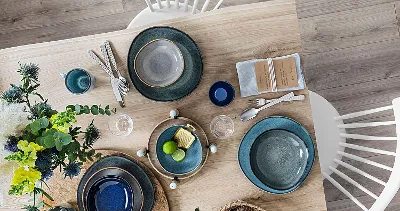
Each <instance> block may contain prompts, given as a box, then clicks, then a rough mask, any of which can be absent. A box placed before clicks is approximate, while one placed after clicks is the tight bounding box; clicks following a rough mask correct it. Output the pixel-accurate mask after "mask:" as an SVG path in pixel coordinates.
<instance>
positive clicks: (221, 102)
mask: <svg viewBox="0 0 400 211" xmlns="http://www.w3.org/2000/svg"><path fill="white" fill-rule="evenodd" d="M208 96H209V97H210V100H211V102H212V103H214V104H215V105H217V106H221V107H224V106H227V105H229V104H230V103H231V102H232V101H233V99H235V89H234V88H233V86H232V85H231V84H230V83H228V82H226V81H217V82H216V83H214V84H213V85H212V86H211V88H210V91H209V93H208Z"/></svg>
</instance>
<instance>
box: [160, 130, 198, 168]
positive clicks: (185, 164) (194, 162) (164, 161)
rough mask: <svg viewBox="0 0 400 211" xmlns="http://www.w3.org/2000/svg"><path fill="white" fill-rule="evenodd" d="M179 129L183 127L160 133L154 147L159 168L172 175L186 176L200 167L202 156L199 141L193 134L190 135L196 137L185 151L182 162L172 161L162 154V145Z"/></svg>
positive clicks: (169, 156)
mask: <svg viewBox="0 0 400 211" xmlns="http://www.w3.org/2000/svg"><path fill="white" fill-rule="evenodd" d="M179 128H185V126H183V125H182V126H172V127H170V128H168V129H166V130H164V132H162V133H161V135H160V136H159V137H158V140H157V146H156V152H157V158H158V160H159V161H160V164H161V166H162V167H163V168H164V169H165V170H166V171H168V172H170V173H172V174H186V173H188V172H191V171H194V170H195V169H196V168H197V167H199V166H200V163H201V160H202V156H203V154H202V153H203V151H202V150H203V149H202V147H201V143H200V140H199V138H198V137H197V136H196V134H195V133H192V134H193V135H194V136H195V137H196V139H195V140H194V142H193V144H192V145H191V146H190V147H189V149H187V150H186V156H185V159H184V160H183V161H182V162H176V161H174V159H172V156H171V155H167V154H165V153H164V152H163V145H164V143H165V142H167V141H169V140H171V139H172V137H173V136H174V134H175V132H176V131H177V130H178V129H179Z"/></svg>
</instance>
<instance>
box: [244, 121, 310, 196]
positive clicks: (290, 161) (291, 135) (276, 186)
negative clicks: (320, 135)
mask: <svg viewBox="0 0 400 211" xmlns="http://www.w3.org/2000/svg"><path fill="white" fill-rule="evenodd" d="M314 158H315V151H314V143H313V141H312V138H311V136H310V134H309V133H308V131H307V130H306V129H305V128H304V127H303V126H302V125H301V124H300V123H298V122H296V121H294V120H292V119H290V118H288V117H281V116H274V117H268V118H266V119H263V120H261V121H259V122H257V123H256V124H255V125H253V126H252V127H251V128H250V130H249V131H248V132H247V133H246V135H245V136H244V137H243V139H242V142H241V144H240V146H239V153H238V159H239V164H240V167H241V168H242V171H243V173H244V174H245V175H246V177H247V178H248V179H249V180H250V181H251V182H252V183H253V184H254V185H256V186H257V187H259V188H260V189H262V190H264V191H267V192H270V193H274V194H285V193H289V192H292V191H294V190H296V189H297V188H298V187H300V185H301V184H302V183H303V182H304V181H305V179H306V178H307V176H308V174H309V173H310V171H311V168H312V166H313V163H314Z"/></svg>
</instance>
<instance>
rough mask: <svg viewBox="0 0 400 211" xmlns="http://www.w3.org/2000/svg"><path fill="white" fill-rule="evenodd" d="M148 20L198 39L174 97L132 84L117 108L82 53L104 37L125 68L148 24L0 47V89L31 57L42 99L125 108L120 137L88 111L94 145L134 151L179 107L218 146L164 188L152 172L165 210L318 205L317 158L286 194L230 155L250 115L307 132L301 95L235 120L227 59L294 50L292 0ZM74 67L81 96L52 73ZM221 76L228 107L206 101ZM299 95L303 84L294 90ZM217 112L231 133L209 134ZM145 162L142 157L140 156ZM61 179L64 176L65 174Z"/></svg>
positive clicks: (59, 104)
mask: <svg viewBox="0 0 400 211" xmlns="http://www.w3.org/2000/svg"><path fill="white" fill-rule="evenodd" d="M155 25H164V26H166V25H167V26H172V27H176V28H178V29H180V30H183V31H184V32H186V33H188V34H189V35H190V36H191V37H192V38H193V39H194V40H195V41H196V43H197V44H198V46H199V48H200V49H201V51H202V54H203V58H204V73H203V79H202V81H201V83H200V85H199V86H198V88H197V89H196V90H195V91H194V92H193V93H192V94H191V95H189V96H187V97H185V98H184V99H183V100H179V101H176V102H168V103H161V102H154V101H151V100H149V99H147V98H145V97H143V96H141V95H140V94H139V93H138V92H137V91H136V90H135V89H134V88H132V89H131V92H129V94H128V96H127V97H126V105H127V106H126V107H125V108H123V109H121V108H119V107H118V104H117V103H116V102H115V99H114V95H113V92H112V89H111V86H110V83H109V79H108V76H107V75H106V74H105V73H104V72H103V71H102V70H101V69H100V67H98V66H97V64H95V62H94V61H92V60H91V58H89V57H88V56H87V51H88V50H89V49H93V50H95V51H97V52H99V46H100V45H101V44H102V43H103V42H104V41H105V40H110V41H111V42H112V43H113V45H114V48H115V49H116V52H117V57H118V58H117V60H118V63H119V66H120V69H121V70H122V71H123V74H124V75H127V65H126V63H127V61H126V60H127V54H128V50H129V47H130V44H131V42H132V40H133V38H134V37H135V36H136V35H137V34H138V33H139V32H140V31H142V30H143V29H145V28H147V27H148V26H144V27H139V28H135V29H130V30H122V31H116V32H110V33H105V34H96V35H92V36H87V37H79V38H74V39H68V40H61V41H56V42H49V43H41V44H34V45H27V46H20V47H15V48H10V49H4V50H0V73H1V76H0V90H4V89H5V88H6V87H7V86H8V84H9V83H14V82H17V80H19V79H18V73H17V72H16V70H17V68H18V63H17V62H18V61H21V62H33V63H37V64H39V66H40V67H41V69H42V71H41V73H40V77H39V79H40V81H41V84H42V85H41V87H40V92H41V93H42V94H43V95H44V96H45V97H46V98H49V103H50V104H52V105H53V107H54V108H56V109H60V110H61V109H64V108H65V106H66V105H68V104H75V103H80V104H102V105H106V104H110V105H111V106H112V107H117V108H118V112H119V113H127V114H129V115H130V116H131V117H132V118H133V120H134V130H133V132H132V134H131V135H129V136H128V137H126V138H121V137H115V136H112V135H111V134H110V133H109V132H108V130H107V120H108V118H107V117H95V123H96V125H98V126H99V128H100V129H101V131H102V138H101V140H99V141H98V142H97V143H96V144H95V148H97V149H116V150H120V151H122V152H125V153H128V154H131V155H134V154H135V152H136V150H137V149H139V148H143V147H144V146H146V145H147V140H148V138H149V136H150V133H151V132H152V129H153V128H154V126H155V125H157V124H158V123H159V122H160V121H162V120H164V119H165V118H167V117H168V115H169V111H170V110H172V109H176V108H177V109H179V111H180V114H181V116H184V117H188V118H190V119H193V120H195V121H197V122H198V123H199V125H200V126H201V127H203V129H204V130H205V131H206V133H207V135H208V138H209V139H210V142H212V143H215V144H217V146H218V153H216V154H211V155H210V156H209V158H208V161H207V163H206V165H205V166H204V168H203V169H202V170H201V171H200V172H199V173H198V175H196V176H195V177H193V178H191V179H188V180H185V181H182V182H181V184H180V186H179V187H178V189H176V190H170V189H169V188H168V184H169V182H170V181H169V180H168V179H164V178H162V177H161V176H158V178H159V179H160V181H161V182H162V184H163V187H164V189H165V191H166V193H167V197H168V200H169V203H170V208H171V210H184V211H190V210H195V208H197V207H199V208H200V210H201V211H205V210H206V211H208V210H218V208H220V207H222V206H223V205H225V204H227V203H230V202H232V201H234V200H237V199H242V200H245V201H247V202H250V203H253V204H255V205H259V206H261V207H263V208H265V209H267V210H274V211H277V210H282V211H290V210H296V211H300V210H304V211H311V210H326V205H325V195H324V190H323V186H322V176H321V174H320V166H319V162H318V157H317V158H316V160H315V164H314V167H313V169H312V171H311V174H310V175H309V177H308V178H307V180H306V182H305V183H304V185H302V186H301V187H300V188H299V189H298V190H296V191H294V192H293V193H290V194H286V195H272V194H268V193H266V192H263V191H261V190H259V189H258V188H256V187H255V186H254V185H253V184H252V183H251V182H250V181H249V180H248V179H247V178H246V177H245V176H244V174H243V173H242V171H241V169H240V167H239V164H238V160H237V152H238V145H239V143H240V142H241V138H242V137H243V135H244V133H245V132H246V131H247V130H248V129H249V128H250V126H251V125H253V124H254V123H255V122H257V121H258V120H260V119H262V118H265V117H267V116H270V115H285V116H289V117H291V118H294V119H296V120H297V121H299V122H300V123H302V124H303V125H305V127H306V128H307V129H308V130H309V131H310V132H311V133H312V134H314V128H313V121H312V116H311V108H310V103H309V100H308V97H307V99H306V100H305V101H302V102H293V103H282V104H279V105H276V106H274V107H273V108H271V109H268V110H266V111H263V112H262V113H260V115H259V116H258V117H257V118H256V119H255V120H253V121H250V122H246V123H243V122H241V121H240V119H239V114H240V112H241V111H242V110H243V109H244V108H245V107H247V100H248V99H247V98H246V99H245V98H240V93H239V83H238V77H237V73H236V70H235V64H236V62H239V61H244V60H249V59H254V58H266V57H276V56H282V55H286V54H291V53H295V52H301V41H300V34H299V28H298V24H297V15H296V6H295V1H294V0H276V1H270V2H265V3H257V4H251V5H244V6H238V7H228V8H225V9H221V10H218V11H212V12H207V13H203V14H198V15H193V16H188V17H184V18H179V19H174V20H168V21H164V22H161V23H157V24H155ZM76 67H82V68H84V69H86V70H88V71H90V72H91V73H92V74H93V75H94V76H95V77H96V87H95V89H94V90H93V91H92V92H90V93H88V94H85V95H80V96H75V95H72V94H70V93H69V92H68V91H67V90H66V88H65V86H64V84H63V79H61V78H60V77H59V74H60V73H66V72H68V71H69V70H71V69H73V68H76ZM218 80H225V81H228V82H230V83H231V84H233V86H234V87H235V89H236V96H237V97H236V99H235V101H234V102H233V103H232V104H231V105H230V106H228V107H225V108H219V107H216V106H214V105H213V104H212V103H211V102H210V101H209V100H208V89H209V87H210V86H211V84H212V83H214V82H215V81H218ZM296 94H305V95H306V96H308V91H307V90H303V91H299V92H297V93H296ZM278 95H281V93H280V94H264V95H263V96H262V97H266V98H270V97H277V96H278ZM220 114H225V115H228V116H230V117H231V118H232V119H233V120H234V122H235V133H234V135H233V137H231V138H229V139H226V140H217V139H215V138H214V137H213V136H212V135H211V133H210V129H209V123H210V121H211V119H212V118H213V117H215V116H217V115H220ZM80 118H81V119H80V121H79V123H80V124H81V125H86V124H88V123H89V121H90V120H91V117H89V116H86V117H80ZM140 160H141V161H143V163H145V164H146V165H148V166H149V163H148V161H147V159H140ZM66 183H67V180H66ZM5 200H6V202H7V203H6V204H7V205H6V207H5V210H14V209H18V208H20V207H21V205H20V204H21V203H25V200H23V199H15V198H14V197H10V196H6V198H5Z"/></svg>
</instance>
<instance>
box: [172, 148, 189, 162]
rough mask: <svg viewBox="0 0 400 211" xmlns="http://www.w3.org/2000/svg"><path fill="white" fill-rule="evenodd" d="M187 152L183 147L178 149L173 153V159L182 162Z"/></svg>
mask: <svg viewBox="0 0 400 211" xmlns="http://www.w3.org/2000/svg"><path fill="white" fill-rule="evenodd" d="M185 156H186V153H185V151H183V150H181V149H177V150H176V151H175V152H174V153H173V154H172V159H174V161H176V162H182V161H183V160H184V159H185Z"/></svg>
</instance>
